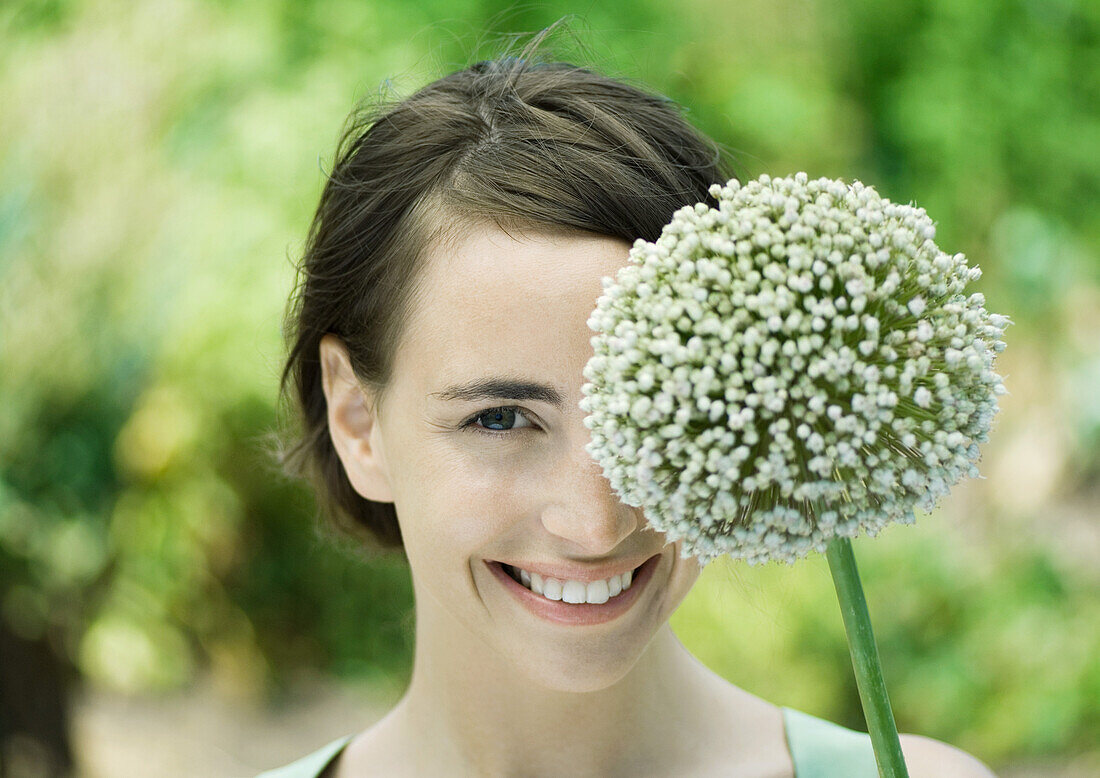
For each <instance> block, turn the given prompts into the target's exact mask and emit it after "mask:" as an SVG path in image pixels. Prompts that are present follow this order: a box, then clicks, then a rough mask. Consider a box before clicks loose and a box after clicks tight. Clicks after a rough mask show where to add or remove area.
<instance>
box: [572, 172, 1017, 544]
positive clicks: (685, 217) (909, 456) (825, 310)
mask: <svg viewBox="0 0 1100 778" xmlns="http://www.w3.org/2000/svg"><path fill="white" fill-rule="evenodd" d="M710 194H711V196H712V197H713V198H714V199H715V200H716V202H717V207H710V206H708V205H707V204H706V203H698V204H696V205H694V206H685V207H683V208H681V209H680V210H678V211H677V212H676V213H675V214H674V216H673V219H672V221H671V222H669V223H668V224H667V225H665V228H664V230H663V231H662V233H661V235H660V237H659V238H658V239H657V241H656V242H654V243H650V242H647V241H644V240H638V241H636V242H635V244H634V247H633V248H632V249H631V251H630V262H631V264H628V265H626V266H624V267H623V268H622V269H621V270H620V271H619V273H618V276H617V278H615V279H605V284H604V292H603V294H602V295H601V296H600V298H599V300H598V302H597V306H596V310H595V311H594V312H593V313H592V315H591V317H590V318H589V320H588V325H589V327H590V328H591V329H592V330H593V331H594V332H596V333H597V334H596V336H595V337H593V338H592V339H591V340H592V346H593V349H594V355H593V357H592V359H591V360H590V361H589V363H588V364H587V365H586V367H585V369H584V377H585V378H586V379H587V381H588V383H586V384H584V386H583V388H582V390H583V392H584V395H585V397H584V398H583V399H582V400H581V406H580V407H581V409H582V410H583V411H585V412H586V413H588V414H589V415H588V416H587V417H586V419H585V425H586V426H587V427H588V428H589V429H590V430H591V433H592V441H591V443H589V445H588V448H587V450H588V452H589V454H590V455H591V456H592V457H593V458H594V459H595V460H596V461H597V462H599V463H600V465H601V467H602V468H603V471H604V475H605V476H606V477H607V478H608V480H609V481H610V483H611V485H612V487H613V488H614V489H615V490H616V491H617V492H618V493H619V495H620V498H621V499H622V500H623V501H624V502H625V503H627V504H628V505H633V506H636V507H642V508H644V509H645V512H646V515H647V517H648V518H649V521H650V524H651V525H652V527H653V528H654V529H656V530H658V531H661V532H663V533H665V536H666V539H667V540H668V541H669V542H675V541H677V540H680V541H682V555H683V556H684V557H688V556H695V557H697V558H698V559H699V561H700V562H701V563H702V564H704V565H705V564H707V563H709V562H710V561H711V560H712V559H714V558H716V557H718V556H721V555H723V554H729V555H730V556H732V557H734V558H740V559H745V560H747V561H748V562H749V563H750V564H759V563H763V562H768V561H772V560H776V561H784V562H788V563H791V562H794V561H795V560H796V559H799V558H801V557H803V556H805V555H806V554H808V553H809V552H811V551H819V552H821V551H824V550H825V546H826V544H827V543H828V542H829V541H830V540H832V539H833V538H834V537H837V536H844V537H849V538H850V537H855V536H857V535H858V534H860V533H861V532H862V533H866V534H868V535H872V536H873V535H876V534H877V533H878V532H879V530H881V529H882V528H883V527H884V526H885V525H886V524H888V523H891V522H897V523H903V524H910V523H912V522H913V521H914V515H913V507H914V506H915V505H919V506H920V507H921V508H922V509H924V510H932V509H933V508H934V507H935V504H936V501H937V499H938V498H939V497H942V496H944V495H946V494H947V493H948V487H950V486H952V485H954V484H955V483H957V482H958V481H959V480H960V479H961V478H963V477H964V476H967V477H977V476H978V470H977V467H976V463H977V461H978V460H979V453H978V445H977V444H978V443H985V442H986V441H987V440H988V433H989V430H990V426H991V423H992V420H993V417H994V415H995V414H996V413H997V410H998V408H997V397H998V396H999V395H1001V394H1004V393H1005V388H1004V385H1003V382H1002V379H1001V377H1000V376H998V375H997V374H996V373H995V372H993V362H994V357H995V355H996V354H997V353H1000V352H1001V351H1002V350H1003V349H1004V346H1005V344H1004V341H1003V340H1002V339H1001V338H1003V335H1004V330H1005V327H1006V326H1008V325H1009V324H1011V323H1012V322H1011V320H1009V319H1008V318H1007V317H1005V316H1002V315H998V314H991V313H989V312H988V311H986V309H985V307H984V304H985V297H984V296H983V295H982V294H980V293H974V294H971V295H969V296H966V295H965V294H964V288H965V286H966V285H967V283H968V282H969V281H971V280H974V279H977V278H979V277H980V276H981V272H980V270H979V269H978V268H977V267H968V266H967V263H966V258H965V257H964V256H963V255H962V254H955V255H949V254H945V253H944V252H942V251H940V249H939V248H938V247H937V246H936V245H935V243H934V242H933V241H932V238H933V237H934V236H935V227H934V225H933V223H932V221H931V220H930V219H929V218H928V216H927V214H926V213H925V212H924V209H922V208H916V207H914V206H912V205H898V204H896V203H892V202H890V201H889V200H888V199H886V198H883V197H880V196H879V194H878V193H877V192H876V191H875V190H874V189H873V188H872V187H869V186H865V185H863V184H862V183H860V182H859V181H856V182H855V183H853V184H851V185H848V184H845V183H844V182H843V181H839V180H831V179H827V178H819V179H817V180H815V181H810V180H809V178H808V176H807V175H806V174H805V173H797V174H796V175H795V176H793V177H789V178H771V177H770V176H767V175H763V176H761V177H760V178H759V179H757V180H756V181H751V182H749V183H748V184H746V185H741V184H740V182H738V181H737V180H736V179H734V180H731V181H729V182H728V183H726V184H725V185H724V186H723V185H719V184H715V185H713V186H712V187H711V188H710Z"/></svg>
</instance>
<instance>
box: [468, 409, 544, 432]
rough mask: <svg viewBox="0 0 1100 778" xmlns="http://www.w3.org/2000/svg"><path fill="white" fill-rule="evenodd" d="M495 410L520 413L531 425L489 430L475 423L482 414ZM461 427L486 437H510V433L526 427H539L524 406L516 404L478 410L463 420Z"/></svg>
mask: <svg viewBox="0 0 1100 778" xmlns="http://www.w3.org/2000/svg"><path fill="white" fill-rule="evenodd" d="M495 411H515V412H516V413H517V414H519V415H521V416H523V418H525V419H527V421H528V423H530V424H531V426H530V427H520V428H519V429H511V430H496V431H489V430H487V429H485V428H484V427H479V426H477V425H476V424H475V423H474V422H476V421H477V420H478V419H480V418H481V417H482V416H484V415H486V414H488V413H493V412H495ZM460 429H464V430H471V431H473V432H476V433H477V434H479V435H485V436H486V437H489V438H504V437H508V436H509V435H511V434H513V433H516V432H521V431H522V430H525V429H527V430H534V429H537V428H536V427H535V425H534V422H532V421H531V418H530V416H529V415H528V414H527V412H526V411H524V410H523V409H522V408H518V407H516V406H515V405H505V406H502V407H498V408H486V409H485V410H482V411H478V412H477V413H475V414H474V415H473V416H471V417H470V418H468V419H467V420H466V421H464V422H462V425H461V426H460Z"/></svg>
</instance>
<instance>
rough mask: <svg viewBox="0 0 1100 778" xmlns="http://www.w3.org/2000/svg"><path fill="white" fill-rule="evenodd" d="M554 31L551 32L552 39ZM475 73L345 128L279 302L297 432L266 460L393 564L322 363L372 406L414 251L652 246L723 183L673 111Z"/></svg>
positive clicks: (395, 537) (393, 530)
mask: <svg viewBox="0 0 1100 778" xmlns="http://www.w3.org/2000/svg"><path fill="white" fill-rule="evenodd" d="M555 26H556V25H555ZM551 29H553V28H552V27H551V28H547V30H543V31H542V33H540V34H538V35H537V36H536V37H535V38H534V40H532V41H531V42H530V43H529V44H528V45H527V46H526V47H525V48H524V50H523V51H522V53H521V54H520V56H519V57H511V56H502V57H499V58H497V59H494V60H485V61H481V62H477V63H476V64H474V65H471V66H469V67H467V68H465V69H463V70H460V71H458V72H455V73H451V74H450V75H448V76H445V77H443V78H440V79H439V80H437V81H434V82H433V83H430V84H428V85H427V86H425V87H423V88H422V89H420V90H419V91H417V92H416V93H415V94H413V95H412V96H410V97H408V98H406V99H403V100H400V101H398V102H396V103H390V104H383V105H374V106H371V107H368V108H365V109H364V108H362V107H360V108H359V109H357V110H356V111H353V112H352V114H351V116H350V117H349V122H348V124H347V126H346V127H345V129H344V132H343V134H342V136H341V140H340V142H339V144H338V149H337V153H336V161H335V164H334V166H333V169H332V173H331V175H330V176H329V178H328V180H327V182H326V184H325V187H324V190H323V192H322V194H321V200H320V204H319V205H318V207H317V211H316V214H315V215H314V217H313V221H312V224H311V225H310V228H309V234H308V238H307V242H306V246H305V250H304V255H303V257H302V262H301V263H300V264H299V265H298V267H297V271H298V282H297V284H296V287H295V290H294V293H293V294H292V296H291V299H290V302H289V305H288V309H287V313H286V319H285V323H284V335H285V337H286V340H287V345H288V347H289V354H288V357H287V361H286V365H285V368H284V370H283V374H282V380H281V382H280V394H281V397H283V398H284V400H286V401H288V402H289V403H290V405H291V406H292V407H293V408H294V409H295V410H296V411H297V415H298V416H299V421H300V423H301V430H300V432H299V433H298V434H296V435H293V436H292V437H291V438H290V439H289V445H288V446H287V447H283V448H281V450H279V451H278V452H277V457H278V459H279V461H280V464H281V465H282V469H283V471H284V472H285V473H286V474H288V475H290V476H294V477H305V478H306V479H307V480H309V481H310V482H311V483H312V484H313V485H314V487H315V489H316V491H317V494H318V497H319V507H320V508H321V509H322V511H323V512H324V513H325V514H327V516H328V519H329V521H330V523H331V526H332V527H334V528H335V529H337V530H340V531H343V532H344V533H346V534H348V535H351V536H352V537H353V538H355V539H356V540H358V541H361V542H362V543H363V545H364V546H365V548H364V549H363V550H364V551H372V550H382V551H389V550H401V549H402V548H403V547H402V541H401V532H400V529H399V526H398V522H397V515H396V512H395V509H394V506H393V504H392V503H375V502H371V501H370V500H366V499H364V498H363V497H361V496H360V495H359V494H358V493H357V492H356V491H355V490H354V489H353V488H352V486H351V483H350V481H349V480H348V478H347V475H346V474H345V472H344V469H343V465H342V463H341V461H340V459H339V457H338V456H337V453H336V450H335V448H334V446H333V444H332V440H331V437H330V435H329V430H328V420H327V409H326V402H325V396H324V393H323V391H322V388H321V366H320V360H319V352H318V347H319V343H320V341H321V338H322V337H323V336H324V335H325V334H326V333H333V334H335V335H337V336H338V337H339V338H340V339H341V340H342V341H343V342H344V344H345V345H346V347H347V350H348V354H349V357H350V361H351V365H352V368H353V370H354V371H355V374H356V376H357V378H358V379H359V380H360V381H361V382H362V384H363V385H364V386H365V387H368V388H369V389H370V390H371V391H372V393H374V394H375V396H376V399H377V403H376V410H378V409H379V407H380V406H381V404H382V398H383V397H384V394H385V391H386V388H387V387H388V385H389V383H390V378H391V370H392V365H393V357H394V348H395V344H397V343H398V342H399V338H400V336H401V334H402V330H403V326H404V323H405V322H406V320H407V318H408V315H409V313H410V311H411V310H412V305H413V303H414V301H415V300H416V297H417V290H416V284H417V279H418V278H419V277H420V270H421V267H422V263H423V259H424V256H425V253H426V251H425V250H426V248H427V247H429V246H433V245H436V244H437V242H439V241H441V240H453V239H455V238H456V237H457V235H458V234H459V232H460V228H459V225H462V228H461V229H468V228H469V227H470V226H472V225H476V224H482V225H484V224H495V225H497V226H499V227H501V228H502V229H506V230H510V229H517V230H519V231H528V232H536V233H563V232H564V233H578V232H579V233H586V234H596V235H601V236H609V237H616V238H621V239H623V240H625V241H627V242H628V243H631V244H633V242H634V241H635V240H636V239H638V238H643V239H645V240H648V241H654V240H656V239H657V238H658V237H659V235H660V233H661V230H662V228H663V227H664V225H665V224H666V223H668V222H669V221H671V219H672V215H673V213H674V212H675V211H676V210H677V209H679V208H681V207H683V206H684V205H690V204H694V203H696V202H703V201H706V202H708V203H710V204H712V205H713V204H715V203H714V202H713V198H711V197H710V195H709V194H708V192H707V188H708V187H709V186H710V185H711V184H713V183H725V182H726V181H728V180H729V179H730V178H733V177H734V175H733V173H732V170H733V165H732V163H731V162H729V161H728V159H729V154H728V151H727V150H726V149H725V148H724V147H722V146H720V145H719V144H717V143H715V142H714V141H713V140H711V139H709V138H707V137H706V136H705V135H703V134H702V133H700V132H699V131H698V130H696V129H695V128H694V127H692V126H691V125H690V124H689V123H688V122H687V121H685V120H684V119H683V118H682V116H681V109H680V108H679V106H678V105H677V104H676V103H674V102H673V101H672V100H670V99H668V98H666V97H663V96H660V95H655V94H652V93H649V92H647V91H645V90H644V89H642V88H639V87H636V86H633V85H631V84H628V83H627V82H626V81H624V80H622V79H614V78H610V77H607V76H603V75H600V74H598V73H596V72H594V71H593V70H591V69H588V68H584V67H578V66H575V65H571V64H567V63H564V62H545V61H537V60H536V55H537V54H538V53H539V47H540V44H541V43H542V41H543V39H544V38H545V36H546V34H547V33H548V32H549V31H550V30H551Z"/></svg>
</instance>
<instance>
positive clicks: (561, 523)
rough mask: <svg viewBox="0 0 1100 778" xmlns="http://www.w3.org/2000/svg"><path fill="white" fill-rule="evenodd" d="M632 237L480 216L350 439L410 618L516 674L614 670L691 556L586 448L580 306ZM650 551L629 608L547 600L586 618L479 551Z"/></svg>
mask: <svg viewBox="0 0 1100 778" xmlns="http://www.w3.org/2000/svg"><path fill="white" fill-rule="evenodd" d="M629 249H630V247H629V245H627V244H626V243H625V242H623V241H620V240H616V239H611V238H600V237H566V238H563V237H545V236H539V235H532V236H519V237H518V239H514V238H512V237H510V236H509V235H508V234H506V233H504V232H501V231H499V230H497V229H495V228H488V227H486V228H482V229H478V230H475V231H474V232H472V233H471V236H470V237H469V238H468V239H466V240H465V241H464V242H461V243H460V244H459V245H457V246H455V247H449V248H448V249H446V250H444V249H442V248H440V249H438V250H436V251H434V252H432V253H431V254H430V255H429V258H428V263H427V266H426V271H425V272H426V275H425V278H424V285H423V287H422V289H423V290H424V294H423V296H422V298H421V299H420V300H419V301H418V302H417V303H416V305H415V306H414V310H413V313H412V316H411V321H410V323H409V326H408V328H407V330H406V332H405V334H404V336H403V340H402V341H401V343H400V344H399V345H398V349H397V352H396V362H395V369H394V374H393V383H392V384H391V386H390V388H389V389H388V393H387V395H386V397H385V400H384V405H383V408H382V412H381V415H380V417H379V418H378V419H377V420H376V422H375V423H374V424H373V426H372V427H371V429H370V433H369V438H370V445H369V447H364V448H360V449H357V450H358V451H359V452H360V454H359V456H360V457H361V459H362V461H361V462H360V463H358V467H360V468H361V469H362V468H364V467H365V468H367V469H370V468H374V469H375V473H376V475H377V482H379V483H380V482H382V481H384V482H385V484H386V485H387V486H388V492H389V499H391V500H392V502H393V503H394V505H395V507H396V511H397V515H398V520H399V523H400V525H401V532H402V536H403V538H404V544H405V552H406V554H407V556H408V559H409V564H410V566H411V569H412V575H413V582H414V588H415V592H416V598H417V611H418V617H417V618H418V630H420V629H424V628H425V624H424V619H429V618H430V619H439V620H440V622H441V625H442V629H444V630H451V631H453V630H462V631H463V632H464V633H465V634H464V637H473V638H474V640H475V642H477V643H483V644H488V646H491V647H492V648H494V649H495V650H496V651H497V652H498V653H499V654H500V655H501V656H503V657H504V658H506V659H507V660H508V661H509V662H510V664H511V665H512V666H514V667H516V668H517V669H519V670H521V671H522V672H523V673H524V674H526V675H527V676H528V677H531V678H535V679H537V680H539V681H540V682H541V683H543V684H544V685H546V686H549V687H554V688H562V689H570V690H574V691H581V690H593V689H598V688H604V687H606V686H607V685H609V684H611V683H614V682H615V681H616V680H618V679H619V678H621V677H622V676H623V675H624V674H625V673H626V672H627V671H628V670H629V669H630V668H631V667H632V666H633V664H634V662H635V661H636V660H637V659H638V657H639V656H640V655H641V653H642V652H643V650H644V649H645V647H646V646H647V644H648V643H649V641H650V640H651V638H652V637H653V636H654V634H655V633H656V632H657V630H658V629H659V628H660V627H661V626H662V625H663V624H664V623H665V622H666V621H667V620H668V618H669V616H670V615H671V614H672V612H673V611H674V610H675V609H676V607H677V606H678V605H679V604H680V602H681V600H682V599H683V598H684V597H685V596H686V595H687V593H688V591H689V590H690V588H691V586H692V585H693V583H694V582H695V580H696V578H697V577H698V575H699V572H700V567H699V565H698V563H697V562H696V561H695V560H694V559H687V560H684V559H681V558H680V556H679V543H677V544H673V545H667V546H666V545H665V537H664V535H663V534H660V533H657V532H656V531H654V530H652V529H651V528H650V529H647V530H645V531H643V529H644V528H645V527H646V520H645V517H644V516H643V513H642V511H641V509H640V508H633V507H631V506H628V505H625V504H623V503H622V502H620V501H619V499H618V496H617V495H616V494H615V492H614V491H613V490H612V489H611V486H610V484H609V482H608V481H607V479H606V478H605V477H604V476H603V473H602V470H601V468H600V466H599V465H598V464H597V463H596V462H595V461H594V460H593V459H592V458H591V456H590V455H589V454H588V453H587V452H586V451H585V445H586V444H587V443H588V442H589V440H590V433H589V430H588V429H587V428H586V427H585V426H584V424H583V419H584V416H585V414H584V412H583V411H581V410H580V408H579V407H578V403H579V402H580V400H581V398H582V397H583V394H582V392H581V386H582V384H583V383H584V382H585V379H584V376H583V375H582V370H583V369H584V366H585V364H586V363H587V362H588V360H589V358H590V357H591V356H592V354H593V349H592V346H591V343H590V338H591V337H592V336H593V335H594V333H593V332H592V331H591V330H590V329H589V328H588V324H587V322H588V318H589V316H590V315H591V313H592V311H593V310H594V309H595V307H596V300H597V298H598V297H599V296H600V294H601V292H602V291H603V288H602V285H601V279H602V278H603V277H604V276H612V277H613V276H615V274H616V272H617V271H618V269H619V268H620V267H622V266H623V265H625V264H627V263H628V260H627V256H628V252H629ZM323 361H326V360H323ZM333 434H334V436H336V435H338V434H340V433H339V432H338V430H337V429H333ZM339 448H341V446H339V445H338V449H339ZM343 448H344V449H345V450H347V451H352V450H356V449H353V448H351V447H348V446H346V445H345V446H344V447H343ZM345 464H347V462H346V456H345ZM349 472H350V468H349ZM352 480H353V483H355V481H356V479H355V478H353V479H352ZM357 488H358V487H357ZM361 493H364V492H363V490H361ZM364 496H366V497H368V498H370V499H379V497H382V498H385V497H386V495H384V494H379V493H378V492H377V491H375V492H374V493H373V494H367V493H364ZM651 557H655V559H654V560H652V571H649V570H648V569H647V571H646V572H643V573H641V574H638V575H636V576H635V581H637V582H638V583H637V584H636V585H632V586H631V589H634V588H635V586H637V591H636V592H634V593H633V594H632V596H631V601H630V607H629V608H626V609H625V610H622V611H621V612H616V614H615V616H614V618H611V619H610V620H607V619H606V618H602V615H601V614H605V613H607V612H609V611H600V610H598V609H610V608H614V607H616V606H615V603H616V601H617V599H618V598H611V599H609V600H608V601H607V603H604V604H586V605H571V604H569V603H566V602H549V605H550V606H552V607H553V608H556V609H559V610H561V609H564V608H573V609H581V608H583V609H586V610H587V611H589V612H590V613H592V614H595V619H594V621H595V623H584V624H578V623H569V622H568V617H567V621H566V622H563V621H560V620H554V617H553V615H551V616H550V617H547V616H546V615H539V614H538V613H537V611H536V610H533V609H531V608H529V607H528V606H526V605H524V604H523V603H524V601H523V599H522V598H523V597H524V596H527V597H532V596H534V595H533V593H531V592H526V593H525V594H520V593H519V592H518V591H516V590H515V589H510V588H509V587H510V586H516V584H514V583H512V582H510V581H508V580H506V579H504V578H503V577H502V576H501V575H500V573H499V572H498V571H494V568H493V566H492V564H491V563H494V562H501V561H503V562H512V563H516V564H520V565H521V566H524V567H528V568H534V569H535V570H538V569H547V570H549V569H551V568H570V569H571V571H572V572H573V573H575V576H574V580H577V579H580V580H582V582H583V581H584V580H586V579H599V578H607V577H609V576H608V575H602V573H608V572H609V571H611V570H617V571H619V572H622V571H625V570H630V569H633V568H637V567H638V566H639V565H642V563H643V562H645V561H646V560H649V559H650V558H651ZM524 563H526V564H524ZM566 572H568V571H566ZM565 577H568V576H565ZM596 589H597V591H598V590H599V585H598V584H597V585H596ZM572 591H574V592H575V591H576V588H575V587H574V588H573V590H572ZM586 593H587V589H586ZM627 594H631V592H630V590H627V591H624V592H623V593H622V594H620V595H619V597H623V598H625V597H626V595H627ZM598 598H599V595H597V599H598ZM537 599H538V602H540V603H543V604H545V603H546V602H547V601H546V600H545V599H544V598H541V597H538V598H537ZM537 607H538V606H537V605H536V609H537ZM575 612H579V611H570V614H572V613H575ZM456 645H460V641H459V642H456Z"/></svg>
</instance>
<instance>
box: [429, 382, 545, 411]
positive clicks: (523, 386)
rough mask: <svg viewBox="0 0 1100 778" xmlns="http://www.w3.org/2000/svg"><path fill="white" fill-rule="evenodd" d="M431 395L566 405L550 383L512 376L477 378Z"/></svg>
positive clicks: (453, 398)
mask: <svg viewBox="0 0 1100 778" xmlns="http://www.w3.org/2000/svg"><path fill="white" fill-rule="evenodd" d="M429 396H430V397H439V398H440V399H443V400H468V401H469V400H538V401H540V402H544V403H549V404H550V405H553V406H555V407H557V408H558V409H559V410H560V409H562V408H564V407H565V398H564V397H563V396H562V394H561V392H559V391H558V390H557V389H555V388H554V387H552V386H550V385H549V384H540V383H537V382H535V381H524V380H516V379H512V378H477V379H474V380H473V381H468V382H466V383H464V384H455V385H454V386H448V387H447V388H446V389H444V390H443V391H440V392H432V393H431V394H430V395H429Z"/></svg>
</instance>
